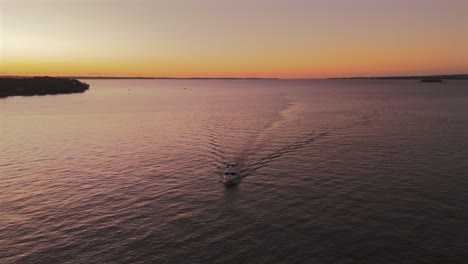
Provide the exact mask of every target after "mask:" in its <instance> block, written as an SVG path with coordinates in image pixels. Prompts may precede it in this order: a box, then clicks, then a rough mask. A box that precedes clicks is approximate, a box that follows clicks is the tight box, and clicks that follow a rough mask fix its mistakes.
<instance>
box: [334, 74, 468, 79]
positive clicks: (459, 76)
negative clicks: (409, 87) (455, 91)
mask: <svg viewBox="0 0 468 264" xmlns="http://www.w3.org/2000/svg"><path fill="white" fill-rule="evenodd" d="M328 79H329V80H468V74H450V75H421V76H381V77H339V78H328Z"/></svg>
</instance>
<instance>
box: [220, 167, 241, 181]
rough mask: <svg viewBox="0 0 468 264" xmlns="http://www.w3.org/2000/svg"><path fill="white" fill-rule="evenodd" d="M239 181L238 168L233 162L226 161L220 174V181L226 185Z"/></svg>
mask: <svg viewBox="0 0 468 264" xmlns="http://www.w3.org/2000/svg"><path fill="white" fill-rule="evenodd" d="M239 181H240V175H239V168H238V167H237V164H235V163H228V164H227V165H226V169H225V170H224V173H223V175H222V176H221V182H222V183H223V184H224V185H226V186H229V185H235V184H238V183H239Z"/></svg>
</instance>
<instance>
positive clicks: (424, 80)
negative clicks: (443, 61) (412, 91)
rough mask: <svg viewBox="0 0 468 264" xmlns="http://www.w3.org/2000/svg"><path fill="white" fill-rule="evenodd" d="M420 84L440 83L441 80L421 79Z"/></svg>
mask: <svg viewBox="0 0 468 264" xmlns="http://www.w3.org/2000/svg"><path fill="white" fill-rule="evenodd" d="M420 82H433V83H440V82H442V80H441V79H422V80H421V81H420Z"/></svg>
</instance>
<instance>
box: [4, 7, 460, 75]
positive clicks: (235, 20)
mask: <svg viewBox="0 0 468 264" xmlns="http://www.w3.org/2000/svg"><path fill="white" fill-rule="evenodd" d="M466 47H468V1H466V0H445V1H442V0H412V1H403V0H380V1H379V0H316V1H312V0H310V1H308V0H291V1H281V0H264V1H261V0H256V1H255V0H251V1H246V0H238V1H220V0H209V1H208V0H192V1H191V0H185V1H180V0H172V1H169V0H168V1H162V0H161V1H150V0H135V1H118V0H0V75H51V76H60V75H61V76H64V75H67V76H70V75H80V76H96V75H100V76H172V77H229V76H232V77H234V76H236V77H280V78H320V77H338V76H377V75H378V76H384V75H425V74H451V73H452V74H453V73H468V49H467V48H466Z"/></svg>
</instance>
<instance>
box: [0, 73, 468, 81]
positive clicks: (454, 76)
mask: <svg viewBox="0 0 468 264" xmlns="http://www.w3.org/2000/svg"><path fill="white" fill-rule="evenodd" d="M38 77H43V76H15V75H3V76H2V75H0V79H4V78H38ZM53 78H65V79H80V80H423V79H429V80H430V79H441V80H468V74H445V75H412V76H371V77H363V76H356V77H331V78H276V77H147V76H140V77H139V76H123V77H118V76H56V77H53Z"/></svg>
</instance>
